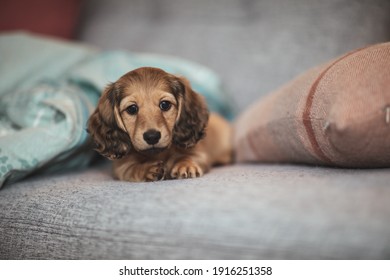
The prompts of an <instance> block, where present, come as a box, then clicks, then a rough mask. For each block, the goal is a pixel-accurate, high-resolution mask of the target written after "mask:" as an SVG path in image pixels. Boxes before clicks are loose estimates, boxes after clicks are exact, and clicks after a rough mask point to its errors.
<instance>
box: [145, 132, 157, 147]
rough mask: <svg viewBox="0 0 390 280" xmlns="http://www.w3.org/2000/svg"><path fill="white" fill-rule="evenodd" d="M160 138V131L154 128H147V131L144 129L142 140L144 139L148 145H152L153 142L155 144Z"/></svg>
mask: <svg viewBox="0 0 390 280" xmlns="http://www.w3.org/2000/svg"><path fill="white" fill-rule="evenodd" d="M160 138H161V133H160V131H157V130H155V129H149V130H148V131H146V132H145V133H144V140H145V141H146V143H148V144H149V145H154V144H157V143H158V141H159V140H160Z"/></svg>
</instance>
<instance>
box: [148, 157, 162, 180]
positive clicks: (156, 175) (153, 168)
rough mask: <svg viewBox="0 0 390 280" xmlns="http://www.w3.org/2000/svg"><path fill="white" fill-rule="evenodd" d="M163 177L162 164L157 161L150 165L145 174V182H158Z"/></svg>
mask: <svg viewBox="0 0 390 280" xmlns="http://www.w3.org/2000/svg"><path fill="white" fill-rule="evenodd" d="M164 177H165V169H164V163H163V162H162V161H158V162H155V163H152V164H151V165H150V167H149V169H148V170H147V173H146V181H160V180H163V179H164Z"/></svg>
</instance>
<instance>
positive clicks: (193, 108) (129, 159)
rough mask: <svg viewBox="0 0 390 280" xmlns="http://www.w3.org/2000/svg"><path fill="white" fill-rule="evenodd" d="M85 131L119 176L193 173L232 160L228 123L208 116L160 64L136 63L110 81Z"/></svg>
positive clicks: (163, 176) (135, 177) (200, 100)
mask: <svg viewBox="0 0 390 280" xmlns="http://www.w3.org/2000/svg"><path fill="white" fill-rule="evenodd" d="M87 130H88V132H89V133H90V135H91V136H92V139H93V140H94V142H95V145H96V146H95V149H96V150H97V151H98V152H99V153H100V154H102V155H103V156H105V157H107V158H109V159H111V160H114V162H113V167H114V175H115V177H116V178H118V179H119V180H123V181H132V182H142V181H157V180H162V179H179V178H180V179H182V178H195V177H199V176H202V175H203V174H204V173H206V172H207V171H209V169H210V168H211V166H212V165H216V164H228V163H230V162H231V161H232V143H231V140H232V130H231V127H230V125H229V123H228V122H227V121H225V120H224V119H223V118H222V117H220V116H218V115H216V114H210V115H209V112H208V109H207V106H206V103H205V100H204V99H203V97H202V96H201V95H199V94H197V93H195V92H194V91H193V90H192V89H191V86H190V84H189V82H188V81H187V80H186V79H184V78H181V77H177V76H174V75H171V74H169V73H166V72H164V71H163V70H161V69H158V68H150V67H143V68H139V69H136V70H133V71H130V72H128V73H127V74H125V75H123V76H122V77H121V78H120V79H119V80H118V81H116V82H115V83H112V84H110V85H109V86H108V87H107V88H106V89H105V90H104V92H103V95H102V96H101V98H100V100H99V103H98V106H97V108H96V110H95V112H94V113H93V114H92V115H91V117H90V118H89V120H88V129H87ZM206 132H207V133H206Z"/></svg>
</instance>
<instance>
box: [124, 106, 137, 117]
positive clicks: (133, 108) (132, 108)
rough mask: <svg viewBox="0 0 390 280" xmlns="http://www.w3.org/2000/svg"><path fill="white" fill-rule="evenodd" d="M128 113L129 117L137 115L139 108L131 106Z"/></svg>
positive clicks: (127, 110)
mask: <svg viewBox="0 0 390 280" xmlns="http://www.w3.org/2000/svg"><path fill="white" fill-rule="evenodd" d="M126 112H127V113H128V114H129V115H135V114H137V113H138V106H137V105H135V104H133V105H130V106H129V107H127V109H126Z"/></svg>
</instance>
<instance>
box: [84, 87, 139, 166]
mask: <svg viewBox="0 0 390 280" xmlns="http://www.w3.org/2000/svg"><path fill="white" fill-rule="evenodd" d="M120 93H121V89H120V88H119V87H118V86H117V85H116V84H115V83H113V84H110V85H109V86H108V87H107V88H106V89H105V90H104V92H103V95H102V97H101V98H100V100H99V103H98V106H97V108H96V110H95V112H94V113H93V114H92V115H91V116H90V118H89V120H88V124H87V127H88V128H87V131H88V133H89V134H90V135H91V137H92V139H93V141H94V143H95V150H96V151H98V152H99V153H100V154H101V155H103V156H105V157H107V158H109V159H111V160H113V159H118V158H121V157H123V156H125V155H126V154H128V153H129V152H130V150H131V149H132V146H131V140H130V137H129V135H128V134H127V132H126V131H125V128H124V125H123V122H122V119H121V117H120V115H119V112H118V109H117V108H118V106H119V104H118V103H119V101H120V95H121V94H120Z"/></svg>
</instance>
